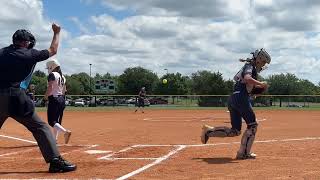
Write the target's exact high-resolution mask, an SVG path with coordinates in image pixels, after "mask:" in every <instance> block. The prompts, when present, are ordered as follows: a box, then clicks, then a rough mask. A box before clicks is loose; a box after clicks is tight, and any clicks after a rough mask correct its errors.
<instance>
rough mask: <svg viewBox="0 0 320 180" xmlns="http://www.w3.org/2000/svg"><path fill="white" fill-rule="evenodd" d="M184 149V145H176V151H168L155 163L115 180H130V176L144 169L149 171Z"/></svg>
mask: <svg viewBox="0 0 320 180" xmlns="http://www.w3.org/2000/svg"><path fill="white" fill-rule="evenodd" d="M185 147H186V146H184V145H178V147H177V148H176V149H174V150H172V151H170V152H169V153H168V154H166V155H164V156H162V157H160V158H157V159H156V160H155V161H153V162H152V163H150V164H147V165H145V166H143V167H142V168H139V169H137V170H135V171H132V172H131V173H128V174H126V175H124V176H121V177H119V178H117V179H116V180H124V179H127V178H130V177H132V176H134V175H136V174H139V173H141V172H142V171H145V170H146V169H149V168H150V167H152V166H154V165H157V164H159V163H161V162H162V161H164V160H166V159H168V158H169V157H170V156H172V155H174V154H176V153H177V152H179V151H181V150H182V149H184V148H185Z"/></svg>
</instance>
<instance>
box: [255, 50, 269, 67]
mask: <svg viewBox="0 0 320 180" xmlns="http://www.w3.org/2000/svg"><path fill="white" fill-rule="evenodd" d="M253 57H254V61H255V66H256V69H257V72H258V73H259V72H261V71H263V70H265V69H267V68H268V66H267V64H270V62H271V57H270V55H269V54H268V53H267V51H265V50H264V49H260V50H256V51H255V52H254V53H253Z"/></svg>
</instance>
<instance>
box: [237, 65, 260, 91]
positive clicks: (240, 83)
mask: <svg viewBox="0 0 320 180" xmlns="http://www.w3.org/2000/svg"><path fill="white" fill-rule="evenodd" d="M246 74H250V75H251V77H252V78H253V79H257V70H256V68H255V67H254V66H253V65H252V64H250V63H246V64H245V65H244V66H243V67H242V68H241V70H240V71H239V72H238V73H237V74H236V75H235V76H234V80H235V81H236V84H235V85H234V92H237V91H240V92H245V91H247V92H248V93H249V92H250V91H251V90H252V88H253V86H252V87H251V86H250V85H248V84H246V83H245V82H244V76H245V75H246Z"/></svg>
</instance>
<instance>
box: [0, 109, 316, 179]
mask: <svg viewBox="0 0 320 180" xmlns="http://www.w3.org/2000/svg"><path fill="white" fill-rule="evenodd" d="M145 112H146V113H144V114H143V113H141V112H138V113H134V112H133V110H112V111H105V112H101V111H100V112H85V111H79V112H76V111H65V115H64V120H63V125H64V126H65V127H67V128H69V129H71V130H72V136H71V140H70V145H68V146H66V145H63V136H62V135H60V138H59V143H61V145H59V150H60V151H61V153H62V154H63V156H64V157H65V158H66V159H67V160H70V161H71V162H74V163H76V164H77V165H78V170H77V171H75V172H70V173H62V174H49V173H47V171H48V165H47V164H46V163H45V162H44V160H43V158H42V156H41V154H40V152H39V149H38V146H37V145H35V144H33V143H30V142H25V141H21V140H14V139H10V138H8V137H5V136H9V137H17V138H20V139H22V140H29V141H34V139H33V137H32V135H31V133H30V132H29V131H28V130H26V129H25V128H24V127H23V126H22V125H20V124H18V123H17V122H16V121H14V120H12V119H8V120H7V121H6V123H5V124H4V126H3V127H2V129H1V130H0V142H1V144H0V164H1V166H0V179H21V178H43V179H72V178H77V179H117V178H123V179H125V178H128V179H170V180H172V179H250V180H251V179H252V180H253V179H320V170H319V167H320V153H319V152H320V131H319V129H320V112H319V111H303V110H296V111H295V110H257V111H256V115H257V119H258V120H259V127H258V132H257V136H256V142H255V144H254V145H253V148H252V149H253V151H254V152H255V153H256V154H257V155H258V157H257V159H254V160H236V159H235V154H236V151H237V149H238V148H239V142H240V139H241V136H239V137H233V138H210V139H209V142H208V145H202V144H201V142H200V133H201V126H202V125H203V124H209V125H212V126H217V125H223V126H230V122H229V121H230V120H229V114H228V113H227V112H226V110H164V109H163V110H154V109H152V110H151V109H146V110H145ZM39 114H40V116H41V117H42V118H43V119H44V120H45V119H46V113H45V112H40V113H39ZM245 128H246V126H245V124H243V129H245ZM93 145H97V146H93ZM135 145H136V146H135ZM179 148H180V149H179ZM87 150H101V151H106V152H105V153H101V154H88V153H87V152H86V151H87ZM121 150H123V152H119V151H121ZM110 151H112V152H111V153H110ZM107 156H109V157H107ZM101 157H105V158H102V159H101ZM99 158H100V159H99ZM136 170H137V171H136ZM125 175H127V176H125Z"/></svg>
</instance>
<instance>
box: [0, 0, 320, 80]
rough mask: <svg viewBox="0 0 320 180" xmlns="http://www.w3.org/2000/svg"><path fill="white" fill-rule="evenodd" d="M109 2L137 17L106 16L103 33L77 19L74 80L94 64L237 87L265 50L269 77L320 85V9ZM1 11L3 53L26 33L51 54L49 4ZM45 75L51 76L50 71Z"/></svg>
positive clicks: (101, 69)
mask: <svg viewBox="0 0 320 180" xmlns="http://www.w3.org/2000/svg"><path fill="white" fill-rule="evenodd" d="M102 1H103V3H104V4H105V5H107V6H109V7H113V8H116V9H117V10H120V9H121V10H122V11H123V10H130V11H134V12H135V15H134V16H130V17H126V18H122V19H121V20H119V19H116V18H114V17H112V16H111V15H108V12H107V11H106V12H105V14H99V15H94V16H92V17H90V18H89V17H88V20H89V21H90V23H92V25H93V26H95V28H96V32H90V33H89V31H88V30H87V28H86V26H83V24H82V23H81V22H80V21H79V19H78V18H77V17H73V21H74V22H76V23H77V24H78V25H79V28H80V30H81V31H82V33H81V35H78V36H75V35H73V36H69V32H67V30H66V29H64V31H63V32H62V34H63V38H62V40H61V46H60V48H59V53H58V59H59V60H60V61H61V63H62V65H63V67H62V68H63V70H64V71H65V73H67V74H72V73H78V72H87V73H88V72H89V64H90V63H91V64H92V74H95V73H100V74H105V73H107V72H109V73H111V74H121V73H122V72H123V70H124V69H125V68H127V67H133V66H138V65H139V66H142V67H145V68H147V69H150V70H152V71H154V72H156V73H158V75H162V74H165V73H166V72H165V71H164V70H163V69H165V68H167V69H168V70H169V72H171V73H172V72H181V73H182V74H185V75H189V74H190V73H193V72H196V71H198V70H211V71H215V72H216V71H219V72H221V73H222V74H223V76H224V77H225V79H230V78H232V77H233V75H234V74H235V73H236V71H237V69H239V68H240V67H241V66H242V63H240V62H239V61H238V59H239V58H246V57H249V55H250V54H249V53H250V52H251V51H254V50H255V49H256V48H261V47H264V48H266V49H267V51H268V52H269V53H270V54H271V56H272V62H271V65H270V67H269V69H267V70H266V71H264V72H263V73H262V75H263V76H267V75H271V74H275V73H277V74H278V73H294V74H296V75H297V76H298V77H299V78H303V79H309V80H310V81H312V82H314V83H318V82H319V81H320V80H319V79H318V78H317V77H318V74H319V73H320V63H319V62H320V61H319V58H320V56H319V51H318V49H319V46H320V33H319V26H318V24H319V20H320V18H319V16H318V15H317V13H315V12H318V11H319V10H320V3H319V2H318V1H313V0H312V1H311V0H310V1H306V2H305V1H301V2H300V1H293V0H291V1H289V0H282V1H274V0H247V1H240V0H232V1H223V0H203V1H195V0H193V1H192V0H187V1H186V0H175V1H172V0H152V1H150V0H141V1H131V0H102ZM82 2H83V3H91V4H92V3H97V2H98V1H97V0H89V1H88V0H82ZM0 7H2V8H1V11H0V26H1V27H5V28H2V29H3V30H2V31H1V32H0V38H1V39H2V41H1V42H0V45H6V44H8V43H10V42H11V36H12V33H13V32H14V31H15V30H16V29H17V28H20V27H21V28H27V29H31V30H33V31H34V32H35V35H36V37H37V39H38V40H39V43H38V45H37V47H38V48H47V47H48V46H49V43H50V40H51V36H52V32H51V31H50V28H51V27H50V24H51V22H50V20H48V19H45V18H44V17H45V15H43V6H42V3H41V1H39V0H28V1H24V0H11V1H3V2H2V1H1V2H0ZM26 7H27V8H26ZM12 12H16V13H12ZM26 17H29V18H26ZM50 18H52V19H54V18H55V17H50ZM18 25H19V26H18ZM38 68H39V69H41V70H44V63H40V64H39V66H38Z"/></svg>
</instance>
